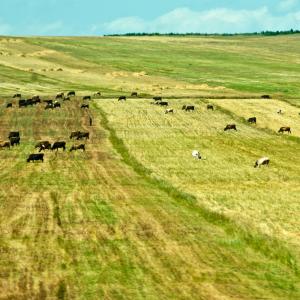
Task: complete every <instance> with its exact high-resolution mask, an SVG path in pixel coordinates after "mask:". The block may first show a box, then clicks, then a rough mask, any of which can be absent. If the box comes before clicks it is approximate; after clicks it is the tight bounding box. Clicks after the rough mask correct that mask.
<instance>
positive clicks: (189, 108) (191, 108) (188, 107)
mask: <svg viewBox="0 0 300 300" xmlns="http://www.w3.org/2000/svg"><path fill="white" fill-rule="evenodd" d="M182 109H184V110H185V111H192V110H193V111H194V110H195V106H194V105H186V106H185V108H182Z"/></svg>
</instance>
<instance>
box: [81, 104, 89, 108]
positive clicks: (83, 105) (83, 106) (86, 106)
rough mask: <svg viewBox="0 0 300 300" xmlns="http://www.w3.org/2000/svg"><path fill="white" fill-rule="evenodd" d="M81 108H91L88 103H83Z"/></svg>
mask: <svg viewBox="0 0 300 300" xmlns="http://www.w3.org/2000/svg"><path fill="white" fill-rule="evenodd" d="M80 108H89V105H88V104H82V105H81V107H80Z"/></svg>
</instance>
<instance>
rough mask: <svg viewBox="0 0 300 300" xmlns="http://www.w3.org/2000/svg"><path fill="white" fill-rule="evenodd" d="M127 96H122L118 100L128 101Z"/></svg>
mask: <svg viewBox="0 0 300 300" xmlns="http://www.w3.org/2000/svg"><path fill="white" fill-rule="evenodd" d="M126 99H127V98H126V96H120V97H119V98H118V101H126Z"/></svg>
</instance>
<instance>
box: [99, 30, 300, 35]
mask: <svg viewBox="0 0 300 300" xmlns="http://www.w3.org/2000/svg"><path fill="white" fill-rule="evenodd" d="M298 33H300V30H294V29H290V30H282V31H279V30H277V31H269V30H267V31H261V32H252V33H251V32H249V33H197V32H187V33H174V32H170V33H158V32H152V33H146V32H130V33H124V34H105V35H104V36H191V35H192V36H237V35H244V36H252V35H254V36H257V35H258V36H259V35H261V36H274V35H287V34H298Z"/></svg>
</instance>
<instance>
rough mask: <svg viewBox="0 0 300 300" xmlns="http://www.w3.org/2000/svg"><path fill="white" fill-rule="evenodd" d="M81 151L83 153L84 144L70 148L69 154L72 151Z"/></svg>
mask: <svg viewBox="0 0 300 300" xmlns="http://www.w3.org/2000/svg"><path fill="white" fill-rule="evenodd" d="M80 149H81V150H83V151H85V144H80V145H78V146H76V145H73V146H72V147H71V149H70V152H72V151H77V150H80Z"/></svg>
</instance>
